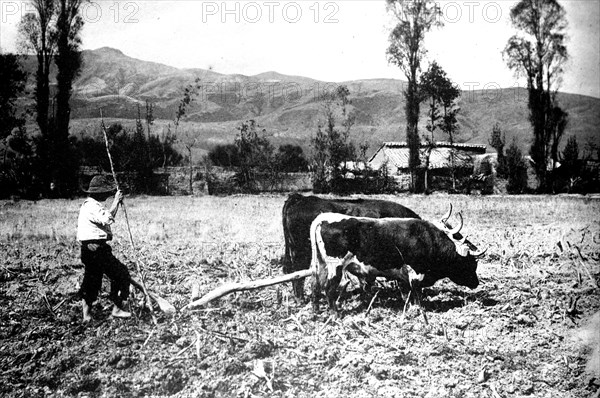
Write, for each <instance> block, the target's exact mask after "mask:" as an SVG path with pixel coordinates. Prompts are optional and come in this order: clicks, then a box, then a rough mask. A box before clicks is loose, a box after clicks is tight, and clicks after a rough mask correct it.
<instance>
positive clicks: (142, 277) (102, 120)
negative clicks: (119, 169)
mask: <svg viewBox="0 0 600 398" xmlns="http://www.w3.org/2000/svg"><path fill="white" fill-rule="evenodd" d="M100 123H101V125H102V133H103V134H104V144H105V145H106V153H107V154H108V161H109V162H110V170H111V171H112V175H113V179H114V180H115V184H116V185H117V189H119V181H118V180H117V173H116V172H115V166H114V164H113V160H112V156H111V155H110V147H109V145H108V135H107V134H106V126H105V125H104V117H103V116H102V109H100ZM121 208H122V209H123V214H124V215H125V223H126V224H127V233H128V235H129V242H130V243H131V248H132V249H133V253H134V254H135V257H136V258H135V261H134V263H135V268H136V270H137V273H138V275H139V276H140V282H141V285H142V290H143V292H144V300H145V302H146V303H147V304H148V308H149V309H150V310H152V305H151V304H150V295H149V294H148V289H147V288H146V281H145V278H144V274H143V273H142V269H141V268H140V264H139V262H140V261H139V259H138V258H137V250H136V248H135V244H134V243H133V235H132V234H131V227H130V226H129V217H127V209H126V208H125V203H124V202H123V201H121ZM152 319H153V321H154V323H156V318H155V317H154V315H152Z"/></svg>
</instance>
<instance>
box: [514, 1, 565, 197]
mask: <svg viewBox="0 0 600 398" xmlns="http://www.w3.org/2000/svg"><path fill="white" fill-rule="evenodd" d="M510 19H511V22H512V24H513V26H514V27H515V28H516V29H517V30H518V33H517V34H516V35H514V36H512V37H511V38H510V39H509V40H508V43H507V45H506V47H505V49H504V57H505V60H506V62H507V64H508V66H509V67H510V68H511V69H512V70H514V71H515V72H516V73H517V74H518V75H521V74H522V75H524V76H525V77H526V78H527V89H528V94H529V95H528V107H529V112H530V113H529V119H530V121H531V125H532V127H533V143H532V145H531V149H530V151H529V153H530V155H531V157H532V159H533V161H534V163H535V169H536V174H537V177H538V180H539V182H540V189H541V190H544V191H545V190H548V189H550V187H551V186H552V183H551V181H550V174H549V173H548V166H547V165H548V160H549V157H552V158H556V157H558V150H557V148H558V143H559V141H560V139H561V137H562V135H563V132H564V128H565V126H566V118H567V114H566V113H565V112H564V111H563V110H562V109H560V107H559V106H558V104H557V99H556V93H557V91H558V86H559V84H560V79H561V75H562V73H563V65H564V63H565V62H566V60H567V58H568V53H567V47H566V45H565V42H566V33H565V31H566V29H567V20H566V12H565V10H564V8H563V7H562V6H561V5H560V4H559V3H558V1H556V0H521V1H519V2H518V3H517V4H516V5H515V6H514V7H513V8H512V9H511V11H510ZM554 160H556V159H554Z"/></svg>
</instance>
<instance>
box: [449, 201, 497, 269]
mask: <svg viewBox="0 0 600 398" xmlns="http://www.w3.org/2000/svg"><path fill="white" fill-rule="evenodd" d="M451 215H452V203H450V208H449V209H448V211H447V212H446V214H444V215H443V216H442V219H441V220H440V221H441V225H442V230H443V231H444V232H445V233H446V235H448V237H449V238H450V239H452V241H453V242H454V244H455V245H456V251H457V252H458V253H459V254H460V255H461V256H463V257H464V256H467V255H471V256H473V257H475V258H479V257H482V256H483V255H484V254H485V252H486V251H487V249H484V250H479V249H478V248H477V246H475V245H474V244H473V243H472V242H471V241H470V240H469V239H467V237H466V236H463V235H462V234H461V233H460V231H461V229H462V227H463V217H462V214H461V213H460V212H458V219H459V222H458V225H456V226H455V227H453V226H452V225H451V224H450V223H448V219H449V218H450V216H451Z"/></svg>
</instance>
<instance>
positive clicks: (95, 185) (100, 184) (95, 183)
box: [83, 175, 117, 193]
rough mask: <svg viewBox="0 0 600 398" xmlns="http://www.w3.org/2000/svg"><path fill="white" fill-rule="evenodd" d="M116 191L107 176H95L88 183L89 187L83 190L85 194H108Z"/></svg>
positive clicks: (111, 180)
mask: <svg viewBox="0 0 600 398" xmlns="http://www.w3.org/2000/svg"><path fill="white" fill-rule="evenodd" d="M116 190H117V187H116V186H115V184H114V182H113V179H112V178H108V177H107V176H103V175H97V176H94V178H92V181H90V187H89V188H88V189H87V190H85V189H84V190H83V192H86V193H109V192H114V191H116Z"/></svg>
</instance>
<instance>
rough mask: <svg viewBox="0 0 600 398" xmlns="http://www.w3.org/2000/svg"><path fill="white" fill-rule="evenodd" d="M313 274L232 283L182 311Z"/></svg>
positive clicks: (300, 272) (296, 273) (298, 272)
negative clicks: (237, 293) (242, 292)
mask: <svg viewBox="0 0 600 398" xmlns="http://www.w3.org/2000/svg"><path fill="white" fill-rule="evenodd" d="M312 273H313V271H312V269H305V270H302V271H296V272H294V273H291V274H287V275H280V276H277V277H275V278H270V279H260V280H257V281H250V282H232V283H228V284H226V285H223V286H220V287H218V288H216V289H214V290H212V291H210V292H209V293H208V294H206V295H204V296H203V297H201V298H199V299H198V300H196V301H193V302H191V303H189V304H187V305H185V306H183V307H182V308H181V309H180V311H184V310H191V309H194V308H197V307H201V306H203V305H205V304H208V303H209V302H211V301H213V300H216V299H218V298H220V297H223V296H225V295H228V294H230V293H233V292H241V291H243V290H254V289H260V288H263V287H267V286H272V285H277V284H280V283H284V282H289V281H293V280H296V279H300V278H306V277H307V276H311V275H312Z"/></svg>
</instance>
